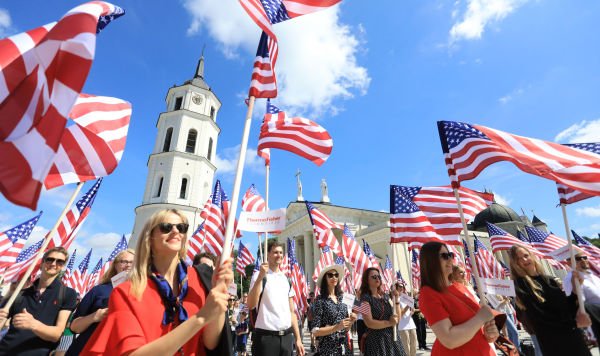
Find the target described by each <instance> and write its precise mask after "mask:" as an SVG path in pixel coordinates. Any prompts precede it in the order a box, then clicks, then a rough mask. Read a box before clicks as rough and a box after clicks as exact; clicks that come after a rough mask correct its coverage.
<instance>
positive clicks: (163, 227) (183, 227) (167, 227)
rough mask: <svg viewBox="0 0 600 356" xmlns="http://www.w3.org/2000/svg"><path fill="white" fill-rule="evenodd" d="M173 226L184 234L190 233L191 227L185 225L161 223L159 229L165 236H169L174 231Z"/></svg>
mask: <svg viewBox="0 0 600 356" xmlns="http://www.w3.org/2000/svg"><path fill="white" fill-rule="evenodd" d="M173 226H175V227H176V228H177V231H179V232H180V233H182V234H185V233H186V232H187V231H188V227H189V225H188V224H185V223H179V224H171V223H160V224H158V229H159V230H160V232H162V233H163V234H168V233H169V232H171V230H173Z"/></svg>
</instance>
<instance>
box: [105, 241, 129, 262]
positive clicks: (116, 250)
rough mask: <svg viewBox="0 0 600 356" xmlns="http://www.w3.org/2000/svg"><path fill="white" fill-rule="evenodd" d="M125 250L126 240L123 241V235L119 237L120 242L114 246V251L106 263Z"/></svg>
mask: <svg viewBox="0 0 600 356" xmlns="http://www.w3.org/2000/svg"><path fill="white" fill-rule="evenodd" d="M126 249H127V240H126V239H125V235H123V236H122V237H121V241H119V243H117V246H115V248H114V250H113V251H112V252H111V253H110V256H108V262H110V261H112V260H114V259H115V257H117V255H118V254H119V252H121V251H123V250H126Z"/></svg>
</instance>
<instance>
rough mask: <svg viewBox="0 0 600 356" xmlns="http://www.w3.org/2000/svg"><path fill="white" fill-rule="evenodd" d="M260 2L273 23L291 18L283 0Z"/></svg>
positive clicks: (264, 0) (261, 0) (263, 0)
mask: <svg viewBox="0 0 600 356" xmlns="http://www.w3.org/2000/svg"><path fill="white" fill-rule="evenodd" d="M260 2H261V3H262V6H263V8H264V9H265V12H266V13H267V17H268V18H269V21H270V22H271V23H272V24H273V25H274V24H276V23H280V22H283V21H286V20H289V19H290V16H289V15H288V13H287V10H286V9H285V5H283V1H282V0H260Z"/></svg>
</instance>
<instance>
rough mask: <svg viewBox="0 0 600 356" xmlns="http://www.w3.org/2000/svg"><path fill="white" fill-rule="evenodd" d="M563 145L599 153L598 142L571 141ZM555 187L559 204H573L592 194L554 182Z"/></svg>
mask: <svg viewBox="0 0 600 356" xmlns="http://www.w3.org/2000/svg"><path fill="white" fill-rule="evenodd" d="M565 146H568V147H572V148H577V149H580V150H583V151H588V152H593V153H595V154H598V155H600V143H571V144H565ZM556 188H557V189H558V197H559V199H560V203H561V204H573V203H576V202H578V201H581V200H584V199H587V198H591V197H592V196H593V195H591V194H586V193H583V192H580V191H578V190H575V189H573V188H570V187H568V186H566V185H564V184H561V183H556Z"/></svg>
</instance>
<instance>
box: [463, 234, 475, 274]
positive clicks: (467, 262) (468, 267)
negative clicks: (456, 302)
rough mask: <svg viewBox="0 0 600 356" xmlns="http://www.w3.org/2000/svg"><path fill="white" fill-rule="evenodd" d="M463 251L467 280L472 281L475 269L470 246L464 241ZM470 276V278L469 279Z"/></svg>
mask: <svg viewBox="0 0 600 356" xmlns="http://www.w3.org/2000/svg"><path fill="white" fill-rule="evenodd" d="M462 244H463V249H464V251H465V279H467V281H472V280H474V279H473V267H472V265H471V253H470V252H469V245H468V244H467V241H465V240H464V239H463V240H462ZM467 276H469V278H467Z"/></svg>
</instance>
